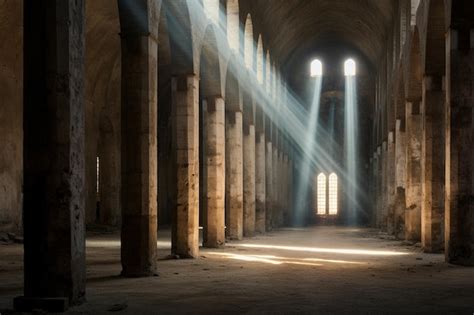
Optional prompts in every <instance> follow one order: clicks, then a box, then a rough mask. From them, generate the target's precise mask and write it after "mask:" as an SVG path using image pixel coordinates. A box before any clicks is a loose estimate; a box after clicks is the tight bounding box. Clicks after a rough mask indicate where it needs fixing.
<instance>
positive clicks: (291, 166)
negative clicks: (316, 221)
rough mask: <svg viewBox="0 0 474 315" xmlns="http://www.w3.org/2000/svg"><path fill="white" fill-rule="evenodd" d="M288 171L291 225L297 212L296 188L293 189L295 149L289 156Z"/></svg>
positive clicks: (289, 220)
mask: <svg viewBox="0 0 474 315" xmlns="http://www.w3.org/2000/svg"><path fill="white" fill-rule="evenodd" d="M288 173H289V179H288V207H289V218H288V223H289V224H290V225H292V224H293V218H294V213H295V208H294V189H293V187H294V186H293V151H292V150H290V157H289V162H288Z"/></svg>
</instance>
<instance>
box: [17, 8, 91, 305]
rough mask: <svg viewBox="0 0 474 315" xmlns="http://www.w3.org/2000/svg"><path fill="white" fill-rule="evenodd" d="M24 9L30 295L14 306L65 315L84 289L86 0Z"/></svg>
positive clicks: (26, 274)
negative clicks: (63, 314)
mask: <svg viewBox="0 0 474 315" xmlns="http://www.w3.org/2000/svg"><path fill="white" fill-rule="evenodd" d="M23 5H24V82H23V87H24V93H23V95H24V116H23V117H24V124H23V127H24V205H23V215H24V217H23V223H24V294H25V295H24V297H18V298H16V299H15V300H14V307H15V309H16V310H17V311H20V312H31V311H32V310H33V309H43V310H46V311H52V312H63V311H65V310H66V309H67V308H68V305H69V304H79V303H81V302H83V301H84V300H85V286H86V285H85V282H86V261H85V231H84V230H85V199H84V198H85V195H84V194H85V190H84V184H85V168H84V162H85V160H84V137H85V132H84V46H85V40H84V31H85V23H84V18H85V1H82V0H74V1H72V0H52V1H48V3H47V4H46V3H45V2H44V1H25V2H24V4H23ZM52 17H54V18H52Z"/></svg>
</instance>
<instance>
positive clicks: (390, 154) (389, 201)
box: [386, 131, 396, 234]
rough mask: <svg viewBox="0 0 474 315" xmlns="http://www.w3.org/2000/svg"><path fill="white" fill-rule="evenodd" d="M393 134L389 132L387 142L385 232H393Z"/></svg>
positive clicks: (394, 189) (394, 194)
mask: <svg viewBox="0 0 474 315" xmlns="http://www.w3.org/2000/svg"><path fill="white" fill-rule="evenodd" d="M395 167H396V165H395V133H394V131H390V132H389V133H388V140H387V181H386V185H387V212H388V213H387V232H388V233H389V234H394V230H395V196H396V193H395V191H396V188H395Z"/></svg>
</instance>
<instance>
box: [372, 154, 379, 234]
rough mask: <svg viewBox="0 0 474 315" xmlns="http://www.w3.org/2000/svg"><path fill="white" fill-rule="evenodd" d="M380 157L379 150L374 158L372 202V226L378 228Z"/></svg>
mask: <svg viewBox="0 0 474 315" xmlns="http://www.w3.org/2000/svg"><path fill="white" fill-rule="evenodd" d="M378 161H379V159H378V155H377V150H375V151H374V154H373V157H372V192H373V196H372V202H373V209H372V226H373V227H378V211H379V208H378V187H377V180H378V170H379V168H378Z"/></svg>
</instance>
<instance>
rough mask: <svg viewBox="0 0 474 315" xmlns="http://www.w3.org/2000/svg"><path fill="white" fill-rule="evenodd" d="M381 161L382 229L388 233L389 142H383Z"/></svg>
mask: <svg viewBox="0 0 474 315" xmlns="http://www.w3.org/2000/svg"><path fill="white" fill-rule="evenodd" d="M380 160H381V171H382V172H381V181H380V193H381V196H380V197H381V206H382V209H381V212H382V218H381V229H382V230H384V231H386V230H387V222H388V204H387V199H388V198H387V192H388V190H387V161H388V159H387V141H383V142H382V151H381V155H380Z"/></svg>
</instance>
